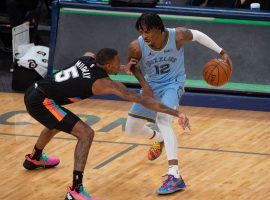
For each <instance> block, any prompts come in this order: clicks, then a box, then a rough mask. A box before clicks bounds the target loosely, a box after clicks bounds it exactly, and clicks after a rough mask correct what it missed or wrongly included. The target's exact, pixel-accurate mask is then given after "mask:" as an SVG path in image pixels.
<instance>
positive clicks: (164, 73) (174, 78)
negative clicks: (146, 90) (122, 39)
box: [138, 28, 186, 89]
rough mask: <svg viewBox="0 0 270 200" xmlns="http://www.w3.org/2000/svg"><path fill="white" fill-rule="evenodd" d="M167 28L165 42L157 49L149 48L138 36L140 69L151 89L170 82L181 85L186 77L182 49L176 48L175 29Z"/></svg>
mask: <svg viewBox="0 0 270 200" xmlns="http://www.w3.org/2000/svg"><path fill="white" fill-rule="evenodd" d="M167 30H168V32H169V36H168V40H167V44H166V46H165V47H164V48H163V49H161V50H159V51H156V50H153V49H151V48H150V47H149V46H148V45H147V44H146V43H145V42H144V40H143V38H142V36H140V37H139V38H138V40H139V44H140V48H141V52H142V58H141V60H140V63H139V65H140V69H141V71H142V73H143V75H144V78H145V80H146V81H147V82H148V84H149V85H150V86H151V87H152V88H153V89H155V88H158V87H160V86H162V85H166V84H170V83H172V82H174V83H175V82H179V83H180V84H181V85H182V86H183V85H184V82H185V79H186V74H185V68H184V49H183V47H182V48H180V49H179V50H178V49H177V48H176V41H175V29H170V28H168V29H167Z"/></svg>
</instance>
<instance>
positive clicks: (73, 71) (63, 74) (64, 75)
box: [54, 66, 79, 82]
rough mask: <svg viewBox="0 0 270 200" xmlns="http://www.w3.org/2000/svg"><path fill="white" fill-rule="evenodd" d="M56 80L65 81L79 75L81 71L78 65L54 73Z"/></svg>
mask: <svg viewBox="0 0 270 200" xmlns="http://www.w3.org/2000/svg"><path fill="white" fill-rule="evenodd" d="M54 77H55V82H63V81H66V80H68V79H70V78H77V77H79V73H78V70H77V67H76V66H72V67H70V68H67V69H65V70H62V71H60V72H58V73H56V74H55V75H54Z"/></svg>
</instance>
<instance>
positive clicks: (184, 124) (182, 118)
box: [178, 112, 191, 130]
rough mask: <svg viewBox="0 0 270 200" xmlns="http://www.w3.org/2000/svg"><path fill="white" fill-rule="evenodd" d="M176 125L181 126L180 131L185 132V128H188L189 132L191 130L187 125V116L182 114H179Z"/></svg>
mask: <svg viewBox="0 0 270 200" xmlns="http://www.w3.org/2000/svg"><path fill="white" fill-rule="evenodd" d="M178 124H179V125H180V126H182V129H183V130H186V128H188V129H189V130H191V126H190V124H189V120H188V118H187V116H186V115H185V114H184V113H182V112H179V114H178Z"/></svg>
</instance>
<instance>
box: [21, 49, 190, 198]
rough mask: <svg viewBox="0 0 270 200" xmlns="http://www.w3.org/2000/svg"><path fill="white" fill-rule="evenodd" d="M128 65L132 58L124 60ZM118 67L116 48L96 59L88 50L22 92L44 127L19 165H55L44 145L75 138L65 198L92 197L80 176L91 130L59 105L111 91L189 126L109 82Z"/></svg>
mask: <svg viewBox="0 0 270 200" xmlns="http://www.w3.org/2000/svg"><path fill="white" fill-rule="evenodd" d="M132 64H134V62H133V61H131V62H130V63H128V65H132ZM119 68H120V58H119V55H118V53H117V51H116V50H114V49H108V48H105V49H101V50H100V51H99V52H98V53H97V55H96V58H95V55H94V54H93V53H90V52H88V53H86V54H85V55H84V56H83V57H81V58H78V59H76V60H75V61H74V62H72V63H71V64H70V65H69V66H67V67H66V68H64V69H62V70H61V71H59V72H57V73H55V74H52V75H50V76H47V77H46V78H45V79H43V80H41V81H38V82H37V83H35V84H33V85H32V86H30V87H29V89H28V90H27V91H26V93H25V98H24V100H25V105H26V109H27V111H28V112H29V114H30V115H31V116H32V117H33V118H35V119H36V120H37V121H39V122H40V123H41V124H43V125H44V126H45V128H44V129H43V131H42V132H41V134H40V136H39V138H38V140H37V142H36V144H35V146H34V149H33V151H32V154H28V155H26V157H25V161H24V163H23V166H24V167H25V168H26V169H28V170H32V169H36V168H40V167H42V168H51V167H55V166H57V165H58V164H59V162H60V161H59V159H58V158H57V157H47V156H46V155H45V154H44V152H43V149H44V147H45V146H46V145H47V144H48V142H49V141H50V140H51V139H52V138H53V136H54V135H55V134H57V133H58V132H60V131H64V132H67V133H70V134H71V135H73V136H75V137H76V138H77V139H78V142H77V145H76V148H75V153H74V159H75V160H74V171H73V185H72V187H68V191H67V196H66V199H68V200H71V199H76V200H90V199H91V200H93V198H92V197H91V196H90V195H89V194H87V193H86V191H85V190H84V187H83V185H82V179H83V171H84V168H85V165H86V161H87V156H88V152H89V149H90V147H91V144H92V141H93V138H94V131H93V129H91V127H89V126H88V125H87V124H85V123H84V122H83V121H82V120H80V119H79V117H78V116H76V115H75V114H73V113H72V112H70V111H69V110H67V109H66V108H64V107H62V105H65V104H70V103H73V102H76V101H79V100H82V99H86V98H89V97H90V96H92V95H99V94H115V95H118V96H120V97H122V98H125V99H127V100H130V101H133V102H136V103H141V104H142V105H144V106H145V107H147V108H149V109H153V110H155V111H157V112H164V113H167V114H169V115H173V116H176V117H178V118H179V124H180V125H181V126H182V128H183V129H185V128H186V127H189V122H188V119H187V117H186V116H185V115H184V114H183V113H181V112H180V111H177V110H175V109H172V108H169V107H167V106H164V105H163V104H161V103H160V102H158V101H156V100H154V99H153V98H152V97H142V96H140V95H138V94H136V93H135V92H133V91H130V90H127V88H126V87H125V86H124V85H123V84H121V83H118V82H114V81H112V80H111V79H110V78H109V77H108V74H116V73H117V72H118V71H119Z"/></svg>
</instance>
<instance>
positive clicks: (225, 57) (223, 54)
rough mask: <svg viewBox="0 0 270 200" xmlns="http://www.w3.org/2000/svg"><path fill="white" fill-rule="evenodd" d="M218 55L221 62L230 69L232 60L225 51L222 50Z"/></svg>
mask: <svg viewBox="0 0 270 200" xmlns="http://www.w3.org/2000/svg"><path fill="white" fill-rule="evenodd" d="M220 55H221V58H222V60H224V61H225V62H226V63H228V65H230V66H231V67H232V66H233V64H232V59H231V58H230V56H229V54H228V53H227V52H226V51H225V50H222V51H221V53H220Z"/></svg>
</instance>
